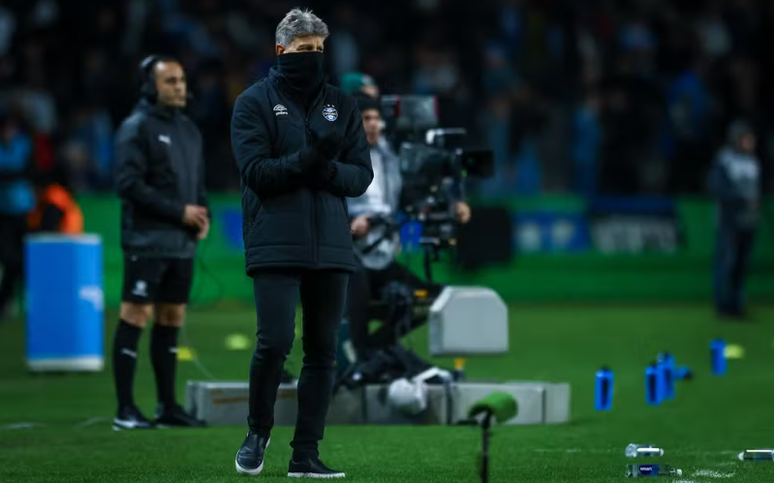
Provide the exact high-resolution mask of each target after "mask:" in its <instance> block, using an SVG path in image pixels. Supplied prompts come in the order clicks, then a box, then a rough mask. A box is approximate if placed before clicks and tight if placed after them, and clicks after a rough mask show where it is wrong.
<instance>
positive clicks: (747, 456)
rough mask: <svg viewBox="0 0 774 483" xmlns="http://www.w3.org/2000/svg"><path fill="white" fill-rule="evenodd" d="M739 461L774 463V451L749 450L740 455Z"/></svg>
mask: <svg viewBox="0 0 774 483" xmlns="http://www.w3.org/2000/svg"><path fill="white" fill-rule="evenodd" d="M739 459H740V460H742V461H774V450H771V449H748V450H745V451H742V452H741V453H739Z"/></svg>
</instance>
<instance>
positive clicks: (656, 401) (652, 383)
mask: <svg viewBox="0 0 774 483" xmlns="http://www.w3.org/2000/svg"><path fill="white" fill-rule="evenodd" d="M663 387H664V383H663V382H661V371H660V370H659V368H658V364H656V363H653V364H651V365H649V366H648V367H646V368H645V402H647V403H648V405H649V406H658V405H660V404H661V401H663V400H664V397H663V394H662V389H663Z"/></svg>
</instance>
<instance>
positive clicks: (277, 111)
mask: <svg viewBox="0 0 774 483" xmlns="http://www.w3.org/2000/svg"><path fill="white" fill-rule="evenodd" d="M274 115H275V116H287V115H288V108H287V107H285V106H283V105H282V104H277V105H276V106H274Z"/></svg>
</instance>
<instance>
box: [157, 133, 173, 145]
mask: <svg viewBox="0 0 774 483" xmlns="http://www.w3.org/2000/svg"><path fill="white" fill-rule="evenodd" d="M159 141H161V142H162V143H164V144H168V145H170V144H172V140H171V139H169V136H167V135H166V134H159Z"/></svg>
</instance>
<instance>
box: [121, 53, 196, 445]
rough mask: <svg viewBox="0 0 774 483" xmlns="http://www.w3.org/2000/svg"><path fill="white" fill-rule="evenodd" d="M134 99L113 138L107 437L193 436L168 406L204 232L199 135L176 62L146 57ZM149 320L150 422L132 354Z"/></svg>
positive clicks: (182, 416)
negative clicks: (113, 406)
mask: <svg viewBox="0 0 774 483" xmlns="http://www.w3.org/2000/svg"><path fill="white" fill-rule="evenodd" d="M140 73H141V75H142V77H143V85H142V88H141V92H142V96H143V98H142V99H141V100H140V102H139V103H138V104H137V107H136V108H135V109H134V111H133V112H132V113H131V114H130V115H129V117H127V118H126V119H125V120H124V121H123V123H122V124H121V127H120V128H119V130H118V133H117V135H116V153H115V156H116V176H115V182H116V189H117V192H118V196H119V197H120V198H121V248H122V249H123V252H124V281H123V292H122V296H121V312H120V320H119V322H118V326H117V327H116V331H115V336H114V339H113V381H114V384H115V389H116V397H117V402H118V411H117V413H116V417H115V419H114V420H113V427H114V429H117V430H120V429H150V428H155V427H164V426H178V427H202V426H204V422H203V421H200V420H198V419H196V418H195V417H194V416H192V415H191V414H189V413H188V412H186V411H185V409H183V407H181V406H180V405H179V404H178V403H177V400H176V394H175V373H176V368H177V339H178V335H179V333H180V328H181V327H182V326H183V323H184V322H185V314H186V306H187V304H188V300H189V296H190V292H191V285H192V283H193V277H194V258H195V256H196V250H197V247H198V243H199V241H200V240H204V239H205V238H206V237H207V234H208V232H209V230H210V212H209V208H208V203H207V191H206V189H205V185H204V155H203V149H202V136H201V134H200V132H199V129H198V128H197V126H196V125H195V124H194V123H193V121H191V120H190V119H189V118H188V117H187V116H186V115H185V114H184V113H183V109H184V108H185V107H186V105H187V102H188V96H187V79H186V74H185V71H184V69H183V66H182V65H181V63H180V61H178V60H176V59H174V58H171V57H164V56H149V57H147V58H146V59H145V60H143V62H142V63H141V65H140ZM151 318H153V319H154V320H153V322H154V323H153V330H152V331H151V340H150V355H151V362H152V365H153V372H154V375H155V378H156V393H157V395H158V406H157V409H156V418H155V420H154V421H149V420H148V419H147V418H146V417H145V416H144V415H143V414H142V413H141V412H140V410H139V409H138V408H137V406H136V404H135V401H134V395H133V386H134V373H135V368H136V366H137V345H138V341H139V339H140V335H141V334H142V331H143V329H144V328H145V326H146V325H147V324H148V322H149V321H150V320H151Z"/></svg>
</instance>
